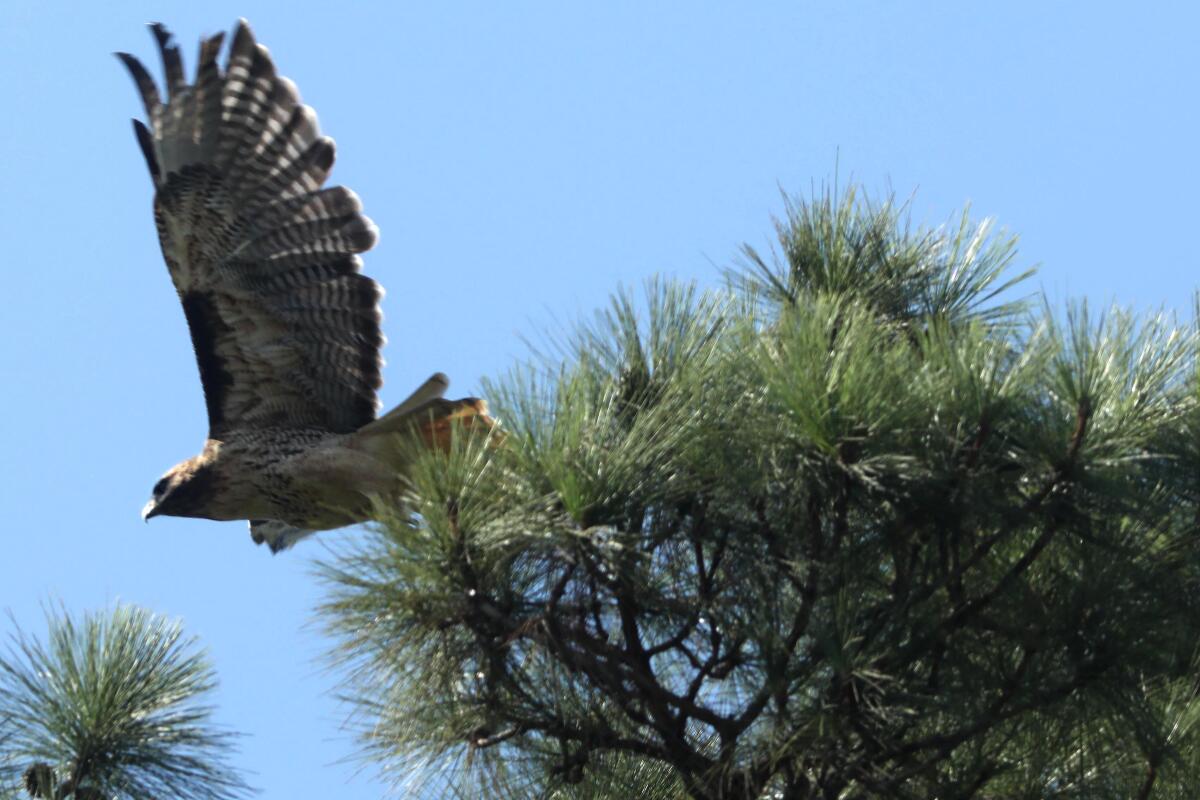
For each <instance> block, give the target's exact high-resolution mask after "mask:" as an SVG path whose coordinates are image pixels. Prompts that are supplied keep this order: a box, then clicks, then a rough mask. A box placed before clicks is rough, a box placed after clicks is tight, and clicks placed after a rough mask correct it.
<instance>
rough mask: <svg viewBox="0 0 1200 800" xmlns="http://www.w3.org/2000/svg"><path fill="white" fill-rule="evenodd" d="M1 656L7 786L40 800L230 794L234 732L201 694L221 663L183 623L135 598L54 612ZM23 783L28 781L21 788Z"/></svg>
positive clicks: (240, 792) (202, 799) (237, 789)
mask: <svg viewBox="0 0 1200 800" xmlns="http://www.w3.org/2000/svg"><path fill="white" fill-rule="evenodd" d="M48 624H49V629H50V631H49V637H48V640H47V642H46V643H43V642H41V641H39V640H37V639H35V638H33V637H31V636H28V635H26V634H25V633H23V632H21V631H19V630H18V631H17V632H16V634H15V635H14V636H13V639H12V646H11V647H10V648H9V651H8V653H7V654H3V655H0V731H2V733H0V786H5V785H7V786H10V787H12V788H11V789H10V791H11V792H12V796H13V797H15V796H16V794H17V792H18V791H21V792H23V793H24V794H25V795H27V796H28V797H31V798H39V799H41V800H147V798H167V797H169V798H178V799H179V800H227V798H235V797H241V796H245V795H246V794H248V793H249V791H248V788H247V786H246V784H245V783H244V782H243V781H242V779H241V778H240V777H239V776H238V775H237V774H236V773H235V772H234V771H233V770H232V769H230V768H229V767H228V766H227V765H226V757H227V755H228V754H229V752H230V750H231V745H232V741H231V737H230V735H229V734H227V733H224V732H221V731H219V730H217V729H215V728H214V727H213V726H212V724H211V722H210V717H211V713H212V709H211V708H210V707H209V706H207V705H205V704H204V703H203V698H204V696H205V695H206V694H207V693H208V692H209V691H211V690H212V688H213V686H214V685H215V679H214V676H213V672H212V668H211V667H210V666H209V664H208V661H207V659H206V658H205V657H204V655H203V653H201V652H200V651H199V650H198V649H197V646H196V642H195V641H194V640H192V639H188V638H185V637H184V635H183V633H182V631H181V629H180V627H179V625H178V624H177V623H174V622H171V621H169V620H166V619H163V618H162V617H158V616H155V615H153V614H151V613H149V612H147V611H144V610H142V609H139V608H136V607H133V606H117V607H116V608H114V609H113V610H112V611H111V612H109V613H104V614H89V615H86V616H84V617H83V619H82V620H78V621H77V620H75V619H73V618H72V617H71V616H70V615H69V614H66V613H65V612H54V613H50V614H48ZM18 786H19V787H20V788H19V789H18V788H17V787H18Z"/></svg>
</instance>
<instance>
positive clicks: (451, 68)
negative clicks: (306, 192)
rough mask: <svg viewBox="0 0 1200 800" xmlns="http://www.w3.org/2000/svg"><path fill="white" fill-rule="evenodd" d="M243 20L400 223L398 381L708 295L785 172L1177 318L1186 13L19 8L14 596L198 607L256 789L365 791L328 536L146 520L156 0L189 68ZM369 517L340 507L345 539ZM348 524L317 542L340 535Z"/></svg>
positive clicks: (1198, 19) (1185, 149) (1189, 194)
mask: <svg viewBox="0 0 1200 800" xmlns="http://www.w3.org/2000/svg"><path fill="white" fill-rule="evenodd" d="M239 16H246V17H247V18H249V20H250V21H251V23H252V24H253V26H254V28H255V31H256V33H257V34H258V37H259V39H260V41H262V42H263V43H265V44H266V45H267V46H268V47H270V48H271V52H272V53H273V55H274V58H275V61H276V64H277V66H278V67H279V70H280V72H282V73H283V74H284V75H287V76H289V77H291V78H292V79H293V80H295V82H296V83H297V85H298V86H299V89H300V92H301V94H302V96H303V97H304V99H305V101H306V102H308V103H310V104H311V105H313V106H314V108H315V109H316V110H317V113H318V114H319V117H320V120H321V123H322V128H323V130H324V132H326V133H328V134H330V135H332V136H333V137H334V138H335V139H336V140H337V143H338V165H337V167H336V168H335V170H334V173H333V181H334V182H336V183H341V184H344V185H347V186H349V187H351V188H353V189H354V190H355V191H356V192H357V193H358V194H359V196H360V197H361V198H362V200H363V202H364V204H365V207H366V211H367V213H368V214H369V215H370V216H371V217H372V218H373V219H374V220H375V222H376V223H377V224H378V225H379V227H380V230H381V233H382V238H381V241H380V244H379V245H378V247H377V248H376V249H375V250H374V251H372V252H371V253H370V254H368V255H367V257H366V271H367V272H368V274H370V275H372V276H373V277H375V278H376V279H378V280H379V281H380V282H381V283H382V284H383V285H384V286H385V287H386V288H387V290H388V295H387V297H386V298H385V301H384V312H385V315H386V319H385V323H384V327H385V330H386V333H387V335H388V338H389V345H388V347H387V349H386V351H385V355H386V357H387V360H388V366H387V368H386V370H385V381H386V383H385V386H384V388H383V392H382V398H383V401H384V405H385V407H388V406H391V405H393V404H395V403H396V402H398V401H399V400H401V399H403V397H404V396H405V395H406V394H407V392H408V391H409V390H410V389H412V388H413V387H414V386H415V385H416V384H417V383H418V382H419V381H421V380H422V379H424V378H425V377H426V376H427V375H429V374H430V373H431V372H433V371H435V370H443V371H445V372H447V373H448V374H449V375H450V376H451V377H452V379H453V380H454V386H453V387H452V390H451V393H452V394H469V393H473V392H474V391H477V390H478V386H479V382H480V380H481V378H483V377H484V376H488V375H498V374H500V373H502V372H504V371H505V370H506V369H507V367H508V366H509V365H511V364H512V363H513V361H514V360H515V359H518V358H520V357H522V356H523V354H524V353H525V346H524V345H523V344H522V334H531V333H535V332H536V330H538V329H539V328H541V327H543V326H544V325H545V323H547V322H548V321H549V320H550V319H551V318H554V317H557V318H560V319H570V318H571V317H573V316H576V315H579V314H582V313H586V312H589V311H590V310H591V309H593V308H595V307H597V306H599V305H601V304H603V303H604V302H605V299H606V297H607V295H608V294H609V293H610V292H611V291H612V290H613V289H615V288H616V287H617V286H618V285H619V284H622V283H624V284H637V283H639V282H640V281H641V280H642V279H643V278H645V277H647V276H649V275H652V274H654V273H656V272H659V273H666V274H670V275H675V276H679V277H682V278H687V279H695V280H697V281H699V282H701V283H702V284H704V285H717V283H718V282H719V277H718V273H719V269H720V268H721V267H723V266H727V265H729V264H730V263H732V261H733V260H734V259H735V258H736V255H737V250H738V247H739V245H740V244H741V243H742V242H749V243H751V244H754V245H756V246H759V247H760V248H761V247H762V246H764V245H765V244H767V243H768V242H769V239H770V231H771V222H770V218H771V215H772V214H775V213H779V212H780V211H781V209H782V203H781V201H780V194H779V192H780V189H781V188H782V189H784V190H787V191H789V192H793V193H807V192H808V191H809V190H810V187H812V186H814V185H819V184H820V183H821V182H822V181H823V180H826V179H828V178H830V177H832V175H833V172H834V169H835V166H836V168H837V169H838V171H839V174H840V176H841V179H842V181H843V183H844V182H845V180H847V179H848V178H853V179H854V180H857V181H859V182H862V183H863V184H865V186H866V187H867V188H868V189H869V190H871V191H872V192H873V193H874V194H876V195H879V194H882V193H884V192H886V191H888V189H889V188H891V189H894V190H895V191H896V192H897V193H898V194H900V195H905V196H906V195H908V194H909V193H911V192H913V191H914V190H915V191H916V195H915V199H914V204H913V208H914V217H915V219H916V220H917V221H921V222H926V223H930V224H937V223H941V222H943V221H945V220H946V219H947V218H948V217H949V216H950V215H951V214H952V213H953V212H954V211H955V210H956V209H958V208H960V207H961V206H962V205H963V204H964V203H966V202H970V203H971V204H972V208H973V210H974V213H975V214H977V215H979V216H981V217H982V216H990V217H995V218H996V219H997V221H998V222H999V223H1000V224H1001V225H1003V226H1005V227H1007V228H1008V229H1010V230H1011V231H1013V232H1015V233H1017V234H1019V235H1020V237H1021V248H1020V259H1019V265H1021V266H1028V265H1032V264H1039V265H1040V266H1041V270H1040V273H1039V276H1038V277H1037V278H1036V279H1035V285H1036V286H1040V287H1041V288H1044V289H1045V290H1046V291H1047V293H1048V294H1049V295H1050V296H1051V297H1052V298H1054V299H1058V300H1061V299H1064V298H1066V297H1068V296H1078V295H1087V296H1088V297H1089V298H1092V299H1093V300H1095V301H1099V302H1108V301H1111V300H1114V299H1115V300H1116V301H1118V302H1120V303H1122V304H1128V305H1132V306H1134V307H1137V308H1141V309H1148V308H1156V307H1159V306H1166V307H1167V308H1174V309H1178V310H1180V311H1181V312H1183V313H1185V314H1186V313H1188V309H1189V306H1190V298H1191V293H1192V290H1193V288H1194V286H1195V285H1196V278H1195V275H1196V265H1197V256H1196V254H1195V247H1194V234H1195V231H1196V230H1197V224H1196V221H1195V217H1196V211H1197V202H1196V186H1197V185H1198V184H1200V156H1198V155H1197V130H1198V127H1200V126H1198V124H1197V123H1198V116H1197V108H1198V107H1200V104H1198V102H1197V100H1198V99H1200V98H1198V89H1197V86H1198V83H1197V76H1198V75H1200V43H1198V41H1197V33H1196V32H1197V29H1198V23H1200V14H1198V12H1197V11H1196V10H1195V6H1194V5H1193V4H1186V3H1176V4H1171V3H1157V4H1154V5H1153V7H1142V8H1138V9H1137V10H1136V11H1134V10H1132V7H1130V6H1128V5H1126V4H1117V3H1104V2H1100V3H1090V4H1086V5H1084V4H1065V3H1062V4H1059V3H1044V2H1008V3H992V4H987V5H985V4H978V3H897V2H836V3H835V2H827V3H800V2H760V3H744V4H733V3H720V4H718V3H707V2H697V3H682V2H670V3H668V2H662V3H634V2H619V3H591V4H582V3H580V4H575V3H570V4H568V3H528V2H519V3H483V2H477V3H467V2H462V3H408V2H387V3H384V2H357V3H349V2H348V3H344V4H336V5H333V4H328V3H321V4H317V3H308V2H305V3H300V2H277V3H260V2H242V3H238V4H234V3H230V2H226V1H225V0H210V2H205V3H193V4H184V3H168V2H159V3H143V2H117V3H108V4H79V5H78V6H75V5H67V4H65V3H62V2H30V0H6V2H5V3H4V4H3V6H0V75H3V76H4V77H3V78H0V108H3V109H4V110H5V119H4V122H3V124H2V125H0V153H3V157H2V158H0V186H2V187H3V191H4V194H3V195H2V196H0V242H2V243H3V265H2V269H3V270H4V272H3V275H4V281H5V290H6V291H5V293H4V302H3V303H2V305H0V387H2V388H3V391H0V420H3V422H0V426H2V431H3V441H4V448H3V453H2V455H0V508H3V511H4V516H3V521H2V522H0V536H2V537H3V542H4V548H3V555H2V556H0V608H3V609H7V610H10V611H11V613H12V614H13V616H14V618H15V619H16V621H17V622H18V623H19V624H21V625H22V626H23V627H24V628H26V629H27V630H30V631H40V630H41V629H42V620H41V608H42V605H43V604H44V603H45V602H46V601H47V600H51V599H55V600H57V599H61V601H62V602H63V603H64V604H65V605H66V606H67V607H68V608H70V609H73V610H77V611H82V610H85V609H90V608H100V607H103V606H105V605H107V604H110V603H112V602H113V601H115V600H118V599H120V600H123V601H128V602H134V603H138V604H142V605H145V606H147V607H149V608H151V609H154V610H157V611H159V612H162V613H164V614H168V615H171V616H174V617H179V618H182V619H183V621H184V623H185V624H186V627H187V629H188V630H189V632H191V633H193V634H196V635H197V636H199V637H201V638H202V640H203V641H204V643H205V644H207V646H208V647H209V649H210V652H211V655H212V658H213V660H214V661H215V663H216V667H217V669H218V671H219V674H220V677H221V688H220V690H219V693H218V695H217V697H216V701H217V703H218V704H219V707H220V708H219V713H218V718H219V720H220V721H221V722H223V723H224V724H226V725H228V726H229V727H231V728H234V729H237V730H240V731H242V732H245V733H246V734H249V736H248V737H247V738H246V739H245V740H244V741H243V743H242V745H243V746H242V750H241V753H240V754H239V756H238V758H237V763H238V764H239V765H240V766H242V767H245V768H247V769H248V770H250V771H251V773H252V774H251V775H250V780H251V782H252V783H254V784H255V785H257V786H259V787H261V788H262V789H263V790H264V795H263V796H265V797H323V796H324V797H333V796H336V797H340V798H351V799H356V798H374V797H378V796H379V795H380V794H381V792H382V789H383V785H384V784H383V783H381V782H380V781H378V780H376V779H375V778H374V777H373V776H372V775H371V773H370V772H369V771H368V772H365V773H360V772H358V771H357V770H356V768H355V766H354V765H353V764H352V763H346V762H345V759H347V758H348V757H350V756H352V754H353V753H354V748H353V745H352V743H351V741H350V740H349V738H348V736H347V735H346V734H344V733H342V732H341V731H340V730H339V723H340V721H341V719H342V716H343V713H344V709H342V708H341V707H339V706H338V704H337V703H336V701H335V700H334V699H333V698H332V695H331V693H332V692H333V691H334V690H335V689H336V685H337V683H336V677H335V676H333V675H330V674H328V673H326V672H324V671H323V670H322V667H321V664H320V660H319V658H320V655H321V654H322V652H324V650H325V648H326V647H327V645H328V642H327V641H326V640H324V639H323V638H322V636H321V635H320V633H319V631H318V630H317V629H316V628H315V626H314V625H313V624H312V609H313V607H314V606H315V605H316V604H317V603H318V602H319V600H320V598H321V590H320V587H319V586H318V585H317V584H316V582H315V581H314V580H313V578H312V575H311V560H312V558H314V557H315V556H319V555H320V554H321V552H322V549H323V548H322V544H321V543H320V541H319V540H318V541H317V542H308V543H305V545H302V546H301V547H300V548H298V549H297V550H295V551H293V552H289V553H286V554H284V555H282V556H279V557H276V558H271V557H270V555H269V554H268V553H267V552H266V551H265V550H263V549H262V548H256V547H254V546H253V545H252V544H251V542H250V539H249V536H248V534H247V532H246V529H245V527H244V525H242V524H240V523H225V524H219V523H212V522H203V521H188V520H176V519H165V518H164V519H157V520H155V521H154V522H153V524H151V525H149V526H146V525H143V524H142V522H141V521H140V519H139V518H138V512H139V510H140V508H141V506H142V504H143V503H144V502H145V500H146V499H147V497H148V495H149V491H150V487H151V486H152V485H153V483H154V481H155V480H156V479H157V478H158V476H159V475H160V474H161V473H162V471H164V470H165V469H166V468H167V467H169V466H171V465H172V464H174V463H175V462H177V461H179V460H181V459H183V458H185V457H187V456H190V455H192V454H193V453H195V452H196V451H197V450H198V449H199V446H200V444H201V442H202V440H203V438H204V434H205V416H204V407H203V400H202V397H201V394H200V388H199V380H198V377H197V373H196V368H195V364H194V361H193V358H192V354H191V350H190V343H189V341H188V337H187V332H186V328H185V326H184V321H183V315H182V313H181V311H180V308H179V304H178V303H177V301H176V300H175V297H174V293H173V290H172V288H171V286H170V283H169V279H168V277H167V274H166V271H165V269H164V268H163V265H162V262H161V258H160V255H159V252H158V244H157V241H156V239H155V234H154V230H153V225H152V221H151V216H150V203H151V187H150V181H149V178H148V176H147V175H146V172H145V167H144V165H143V162H142V159H141V155H140V154H139V152H138V149H137V146H136V144H135V141H134V138H133V134H132V132H131V130H130V125H129V118H130V117H132V116H135V115H141V113H142V111H141V107H140V103H139V101H138V98H137V94H136V93H135V91H134V88H133V85H132V82H131V81H130V80H129V78H128V76H127V75H126V74H125V73H124V71H123V70H122V69H121V67H120V65H119V64H118V63H117V61H116V60H115V59H113V58H112V56H111V53H112V51H114V50H128V51H130V52H133V53H135V54H137V55H139V56H140V57H141V58H142V59H143V60H144V61H145V62H146V63H147V64H148V65H152V67H153V71H154V73H155V74H156V75H158V74H160V73H161V70H160V68H159V66H158V63H157V59H156V57H155V51H154V49H153V46H152V40H151V37H150V36H149V34H148V33H147V31H146V30H145V27H144V23H146V22H147V21H150V20H156V19H158V20H162V21H163V22H165V23H167V24H168V25H169V26H170V27H171V29H172V30H173V31H174V32H175V33H176V35H177V36H178V38H179V40H180V42H181V43H182V44H183V45H184V53H185V63H186V64H187V66H188V68H189V70H190V69H191V68H193V67H194V56H195V44H196V42H197V41H198V38H199V36H200V35H201V34H209V33H213V32H215V31H217V30H220V29H226V30H228V29H230V28H231V27H232V25H233V23H234V21H235V20H236V19H237V18H238V17H239ZM338 535H348V536H354V535H356V533H355V531H353V530H351V531H348V532H347V533H345V534H338ZM336 536H337V535H333V536H328V537H325V538H326V539H333V538H336Z"/></svg>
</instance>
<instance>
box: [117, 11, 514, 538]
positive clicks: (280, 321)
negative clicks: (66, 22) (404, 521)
mask: <svg viewBox="0 0 1200 800" xmlns="http://www.w3.org/2000/svg"><path fill="white" fill-rule="evenodd" d="M151 30H152V31H153V33H154V37H155V39H156V41H157V43H158V48H159V52H160V54H161V56H162V63H163V71H164V73H165V75H166V86H165V89H166V101H165V102H163V98H162V97H161V96H160V94H159V90H158V86H157V84H156V83H155V81H154V80H153V79H152V78H151V77H150V74H149V73H148V72H147V70H146V69H145V67H143V66H142V64H141V63H140V62H139V61H138V60H137V59H136V58H134V57H133V56H130V55H128V54H126V53H118V54H117V56H118V57H119V58H120V59H121V60H122V61H123V62H124V63H125V65H126V67H128V69H129V71H130V73H131V74H132V75H133V79H134V82H135V83H136V84H137V88H138V91H139V92H140V93H141V96H142V101H143V103H144V104H145V107H146V114H147V117H148V121H147V123H143V122H141V121H139V120H134V123H133V124H134V131H135V133H136V134H137V140H138V143H139V145H140V146H141V149H142V153H143V155H144V156H145V158H146V163H147V166H148V167H149V169H150V176H151V178H152V179H153V181H154V187H155V194H154V221H155V225H156V227H157V229H158V236H159V242H160V244H161V245H162V253H163V258H164V259H165V260H166V262H167V269H168V271H169V272H170V275H171V280H172V281H173V282H174V284H175V289H176V291H177V292H178V294H179V299H180V301H181V303H182V304H183V311H184V316H185V317H186V319H187V325H188V330H189V331H190V332H191V336H192V345H193V348H194V350H195V352H196V362H197V364H198V366H199V368H200V382H201V384H202V386H203V389H204V400H205V406H206V409H207V411H208V425H209V432H208V438H207V440H206V442H205V444H204V448H203V449H202V451H201V453H200V454H199V455H197V456H195V457H193V458H190V459H188V460H186V461H184V462H182V463H180V464H178V465H176V466H175V467H173V468H172V469H171V470H169V471H168V472H167V473H166V474H165V475H164V476H163V477H162V479H161V480H159V482H158V483H157V484H156V485H155V487H154V491H153V497H152V499H151V500H150V502H149V503H147V504H146V507H145V509H144V510H143V516H144V517H145V518H146V519H149V518H150V517H154V516H159V515H166V516H182V517H203V518H207V519H216V520H233V519H246V520H250V521H251V533H252V534H253V536H254V539H255V541H256V542H259V543H262V542H266V543H267V544H268V545H269V546H270V547H271V549H272V550H273V551H278V550H280V549H282V548H284V547H288V546H290V545H291V544H293V543H294V542H295V541H296V540H297V539H299V538H301V537H303V536H305V535H307V534H308V533H311V532H313V531H316V530H324V529H328V528H335V527H340V526H343V525H348V524H351V523H354V522H360V521H362V520H364V519H366V518H367V517H368V514H369V510H370V508H371V501H370V497H371V496H372V495H386V494H387V493H390V492H394V491H396V489H397V487H398V481H399V480H400V479H401V476H400V474H399V470H401V469H402V464H398V463H397V462H396V453H398V452H399V451H398V448H396V447H395V446H394V444H395V443H394V442H392V441H390V440H391V439H392V438H393V437H394V436H395V435H396V434H400V433H411V432H413V431H416V432H418V433H420V434H422V435H423V436H424V438H425V439H426V441H427V442H429V443H430V444H437V443H438V441H437V440H438V439H439V438H442V437H444V435H445V433H446V431H447V430H448V423H449V421H450V420H453V419H458V418H461V419H464V420H467V421H468V422H469V421H471V420H472V419H475V420H478V421H483V422H485V423H486V424H488V425H491V420H490V419H488V417H487V416H486V407H485V406H484V404H483V401H481V400H478V399H476V398H466V399H463V400H457V401H447V400H443V399H442V394H443V393H444V392H445V390H446V387H447V385H448V381H447V380H446V378H445V376H443V375H441V374H440V373H439V374H436V375H434V376H433V377H431V378H430V379H429V380H428V381H426V382H425V384H423V385H422V386H421V387H420V388H418V389H417V391H416V392H414V393H413V395H412V396H411V397H410V398H409V399H407V400H405V401H404V402H403V403H401V404H400V406H398V407H397V408H396V409H394V410H393V411H392V412H390V413H389V414H387V415H386V416H384V417H382V418H380V419H376V413H377V412H378V406H379V403H378V399H377V397H376V391H377V390H378V388H379V386H380V384H381V382H382V381H381V377H380V368H381V365H382V360H381V358H380V348H381V347H382V345H383V335H382V333H381V331H380V319H381V315H380V311H379V301H380V298H381V297H382V295H383V291H382V290H381V288H380V287H379V284H377V283H376V282H375V281H373V280H371V279H370V278H368V277H367V276H365V275H363V274H361V271H360V270H361V267H362V260H361V259H360V258H359V256H358V254H359V253H362V252H365V251H366V250H369V249H370V248H371V247H372V246H373V245H374V244H375V240H376V238H377V233H376V229H375V226H374V224H372V223H371V221H370V220H369V219H367V217H366V216H364V215H363V213H362V204H361V203H360V202H359V200H358V197H357V196H356V195H355V194H354V193H353V192H352V191H350V190H349V189H346V188H343V187H340V186H334V187H329V188H322V186H323V185H324V183H325V179H326V178H327V177H328V175H329V172H330V169H331V168H332V166H333V157H334V145H333V140H332V139H330V138H329V137H327V136H322V135H321V133H320V129H319V127H318V125H317V118H316V114H314V113H313V110H312V109H311V108H309V107H308V106H306V105H304V104H302V103H301V102H300V97H299V95H298V93H297V92H296V88H295V86H294V85H293V84H292V82H291V81H289V80H288V79H287V78H284V77H281V76H279V75H277V74H276V72H275V65H274V64H273V63H272V61H271V56H270V54H269V53H268V51H267V49H266V48H265V47H263V46H262V45H260V44H258V43H257V42H255V40H254V34H253V33H252V32H251V30H250V26H249V25H248V24H247V23H246V22H245V20H242V21H241V22H239V24H238V26H237V28H236V30H235V32H234V35H233V40H232V43H231V45H230V49H229V56H228V61H227V63H226V66H225V69H224V70H223V71H222V69H221V68H220V66H219V65H218V63H217V56H218V53H219V51H220V50H221V45H222V42H223V38H224V34H217V35H216V36H213V37H211V38H209V39H205V40H203V41H202V42H201V43H200V55H199V65H198V67H197V70H196V79H195V82H194V83H191V84H189V83H187V82H186V79H185V77H184V70H183V63H182V58H181V57H180V54H179V48H178V47H177V46H175V45H174V44H172V42H171V36H170V34H169V33H168V32H167V30H166V29H165V28H164V27H163V26H162V25H160V24H154V25H152V26H151ZM443 444H444V442H443Z"/></svg>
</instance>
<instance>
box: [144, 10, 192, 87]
mask: <svg viewBox="0 0 1200 800" xmlns="http://www.w3.org/2000/svg"><path fill="white" fill-rule="evenodd" d="M150 30H151V32H152V33H153V34H154V39H155V41H157V42H158V51H159V53H160V54H161V55H162V62H163V71H164V72H166V74H167V94H168V95H170V96H174V94H175V92H176V91H178V89H179V87H180V86H182V85H183V84H184V82H185V80H184V76H183V58H182V56H180V54H179V48H178V47H176V46H175V45H173V44H171V32H170V31H169V30H167V26H166V25H163V24H162V23H161V22H151V23H150Z"/></svg>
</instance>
